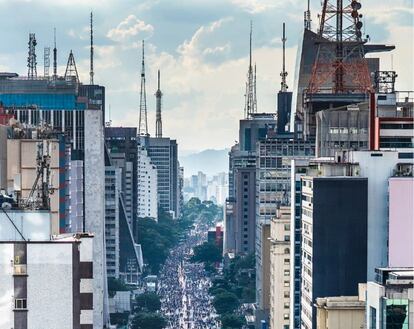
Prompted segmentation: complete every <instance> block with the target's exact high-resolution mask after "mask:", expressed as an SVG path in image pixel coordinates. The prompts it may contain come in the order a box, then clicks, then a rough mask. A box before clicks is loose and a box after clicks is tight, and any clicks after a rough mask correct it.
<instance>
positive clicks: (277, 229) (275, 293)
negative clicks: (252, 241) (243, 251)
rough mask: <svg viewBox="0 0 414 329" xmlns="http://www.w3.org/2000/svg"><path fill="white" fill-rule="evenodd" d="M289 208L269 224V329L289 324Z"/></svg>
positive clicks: (280, 210)
mask: <svg viewBox="0 0 414 329" xmlns="http://www.w3.org/2000/svg"><path fill="white" fill-rule="evenodd" d="M290 213H291V210H290V207H280V209H278V211H277V213H276V215H275V217H273V218H272V220H271V222H270V243H271V247H270V289H269V290H270V296H269V298H270V308H269V309H270V312H269V313H270V320H269V324H270V328H281V329H284V328H288V327H289V324H290V313H291V312H290V307H291V302H290V293H291V288H290V284H291V283H290V282H291V279H290V277H291V276H290V268H291V265H290V260H291V250H290V236H291V233H290V231H291V226H290V216H291V214H290Z"/></svg>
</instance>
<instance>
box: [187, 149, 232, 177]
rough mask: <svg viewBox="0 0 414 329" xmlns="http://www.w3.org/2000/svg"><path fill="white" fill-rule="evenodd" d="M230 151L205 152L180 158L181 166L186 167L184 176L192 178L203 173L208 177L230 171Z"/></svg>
mask: <svg viewBox="0 0 414 329" xmlns="http://www.w3.org/2000/svg"><path fill="white" fill-rule="evenodd" d="M228 153H229V149H224V150H204V151H201V152H198V153H191V154H186V155H183V156H180V165H181V166H183V167H184V176H185V177H190V176H191V175H196V174H197V173H198V172H199V171H202V172H203V173H205V174H206V175H207V176H213V175H216V174H217V173H219V172H228V170H229V157H228Z"/></svg>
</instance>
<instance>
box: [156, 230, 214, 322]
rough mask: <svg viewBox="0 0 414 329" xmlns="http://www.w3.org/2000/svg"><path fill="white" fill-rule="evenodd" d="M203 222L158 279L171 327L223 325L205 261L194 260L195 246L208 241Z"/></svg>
mask: <svg viewBox="0 0 414 329" xmlns="http://www.w3.org/2000/svg"><path fill="white" fill-rule="evenodd" d="M205 239H206V233H205V230H204V227H203V226H196V228H195V229H194V230H192V231H191V232H190V234H189V235H188V237H187V238H186V240H185V241H184V242H182V243H180V244H179V245H178V246H177V247H175V248H174V249H173V250H172V251H171V253H170V255H169V257H168V259H167V261H166V262H165V265H164V267H163V269H162V270H161V273H160V276H159V282H158V294H159V296H161V312H162V313H163V315H164V316H165V317H166V318H167V322H168V326H167V329H219V328H220V321H219V320H218V315H217V314H216V312H215V309H214V307H213V305H212V297H211V296H209V294H208V289H209V288H210V287H211V280H210V279H209V278H208V276H207V274H206V272H205V270H204V267H203V264H199V263H192V262H190V257H191V255H192V254H193V248H194V247H195V246H196V245H198V244H200V243H202V242H204V240H205Z"/></svg>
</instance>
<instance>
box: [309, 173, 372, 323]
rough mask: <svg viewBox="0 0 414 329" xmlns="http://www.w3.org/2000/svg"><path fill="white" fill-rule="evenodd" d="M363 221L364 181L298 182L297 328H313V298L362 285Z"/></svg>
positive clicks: (318, 178) (312, 179) (353, 290)
mask: <svg viewBox="0 0 414 329" xmlns="http://www.w3.org/2000/svg"><path fill="white" fill-rule="evenodd" d="M367 219H368V181H367V179H366V178H359V177H337V176H336V175H334V176H326V175H324V174H321V175H315V176H307V177H304V178H303V179H302V261H301V262H302V271H301V272H302V273H301V274H302V288H301V289H302V291H301V299H302V305H301V312H302V314H301V328H302V329H310V328H316V309H315V307H314V302H315V300H316V298H321V297H335V296H353V295H356V294H357V293H358V290H357V289H358V283H361V282H366V280H367V272H366V268H367V239H369V235H368V221H367ZM368 241H369V240H368Z"/></svg>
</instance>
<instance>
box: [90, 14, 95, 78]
mask: <svg viewBox="0 0 414 329" xmlns="http://www.w3.org/2000/svg"><path fill="white" fill-rule="evenodd" d="M93 76H94V73H93V13H92V12H91V53H90V71H89V77H90V81H89V84H90V85H93Z"/></svg>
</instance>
